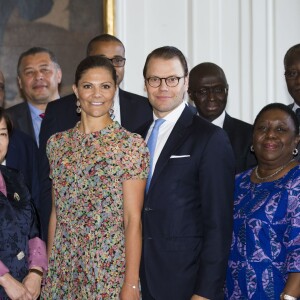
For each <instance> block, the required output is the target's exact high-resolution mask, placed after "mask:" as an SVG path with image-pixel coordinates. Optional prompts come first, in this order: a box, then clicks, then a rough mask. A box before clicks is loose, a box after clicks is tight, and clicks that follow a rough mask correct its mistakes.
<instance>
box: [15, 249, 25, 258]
mask: <svg viewBox="0 0 300 300" xmlns="http://www.w3.org/2000/svg"><path fill="white" fill-rule="evenodd" d="M24 256H25V254H24V252H23V251H21V252H20V253H18V254H17V258H18V260H21V259H23V258H24Z"/></svg>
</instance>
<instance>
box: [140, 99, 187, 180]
mask: <svg viewBox="0 0 300 300" xmlns="http://www.w3.org/2000/svg"><path fill="white" fill-rule="evenodd" d="M185 107H186V104H185V102H182V103H181V104H180V105H179V106H178V107H176V108H175V109H174V110H173V111H171V112H170V113H169V114H168V115H166V116H165V117H164V118H163V119H164V120H166V121H165V122H164V123H163V124H162V125H161V126H160V127H159V132H158V137H157V142H156V147H155V151H154V157H153V168H152V174H153V172H154V169H155V165H156V163H157V160H158V158H159V156H160V153H161V151H162V149H163V148H164V146H165V144H166V142H167V140H168V138H169V136H170V134H171V132H172V130H173V128H174V126H175V124H176V122H177V121H178V119H179V117H180V116H181V114H182V112H183V110H184V109H185ZM153 119H154V121H153V123H152V124H151V126H150V128H149V130H148V133H147V136H146V142H148V139H149V137H150V134H151V132H152V129H153V127H154V122H155V120H157V119H158V118H157V116H156V115H155V114H154V113H153ZM152 174H151V175H152Z"/></svg>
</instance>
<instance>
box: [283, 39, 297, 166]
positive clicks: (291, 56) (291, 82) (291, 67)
mask: <svg viewBox="0 0 300 300" xmlns="http://www.w3.org/2000/svg"><path fill="white" fill-rule="evenodd" d="M283 63H284V70H285V72H284V76H285V81H286V86H287V89H288V91H289V94H290V95H291V97H292V98H293V100H294V103H292V104H289V107H290V108H292V110H293V111H294V112H295V113H296V115H297V118H298V121H299V122H300V88H299V87H300V85H299V80H300V44H296V45H294V46H292V47H291V48H290V49H289V50H288V51H287V52H286V54H285V56H284V60H283ZM297 148H298V155H297V156H295V157H296V159H297V160H298V161H300V154H299V152H300V143H299V144H298V147H297Z"/></svg>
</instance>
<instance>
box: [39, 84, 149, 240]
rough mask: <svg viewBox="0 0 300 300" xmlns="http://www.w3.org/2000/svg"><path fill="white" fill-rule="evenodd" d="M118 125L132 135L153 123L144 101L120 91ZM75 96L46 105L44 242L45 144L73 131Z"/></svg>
mask: <svg viewBox="0 0 300 300" xmlns="http://www.w3.org/2000/svg"><path fill="white" fill-rule="evenodd" d="M119 98H120V112H121V125H122V126H123V127H124V128H126V129H127V130H129V131H132V132H134V131H135V130H136V129H137V128H139V127H140V126H141V125H142V124H144V123H145V122H148V121H149V120H152V119H153V113H152V108H151V106H150V104H149V101H148V99H147V98H145V97H142V96H139V95H136V94H132V93H129V92H126V91H123V90H121V89H119ZM76 100H77V99H76V96H75V94H72V95H68V96H65V97H63V98H61V99H59V100H56V101H52V102H50V103H48V105H47V109H46V112H45V118H44V119H43V122H42V126H41V131H40V147H39V170H40V172H39V173H40V189H41V193H40V199H42V201H43V203H42V204H41V206H40V209H39V215H40V218H41V225H42V235H43V239H44V240H46V237H47V233H48V223H49V218H50V212H51V180H50V178H49V171H50V169H49V161H48V158H47V155H46V144H47V141H48V139H49V137H50V136H51V135H53V134H55V133H57V132H61V131H65V130H67V129H70V128H73V127H74V126H75V125H76V123H77V122H78V121H79V120H80V115H79V114H77V113H76Z"/></svg>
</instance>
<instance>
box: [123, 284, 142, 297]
mask: <svg viewBox="0 0 300 300" xmlns="http://www.w3.org/2000/svg"><path fill="white" fill-rule="evenodd" d="M120 300H140V290H139V288H138V285H137V286H136V288H133V287H132V286H129V285H128V284H126V283H124V284H123V286H122V289H121V293H120Z"/></svg>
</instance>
